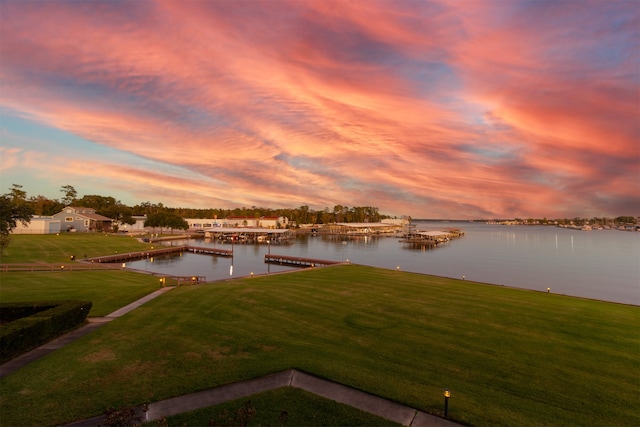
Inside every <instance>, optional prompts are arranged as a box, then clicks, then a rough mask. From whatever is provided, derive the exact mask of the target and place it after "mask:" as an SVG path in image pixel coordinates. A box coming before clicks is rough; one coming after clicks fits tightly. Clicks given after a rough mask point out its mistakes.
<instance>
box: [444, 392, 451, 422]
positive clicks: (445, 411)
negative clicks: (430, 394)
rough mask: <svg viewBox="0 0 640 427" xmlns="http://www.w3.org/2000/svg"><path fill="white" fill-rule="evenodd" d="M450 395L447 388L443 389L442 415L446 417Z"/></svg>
mask: <svg viewBox="0 0 640 427" xmlns="http://www.w3.org/2000/svg"><path fill="white" fill-rule="evenodd" d="M450 397H451V392H450V391H449V389H448V388H447V389H445V390H444V416H445V417H446V416H447V415H448V414H449V398H450Z"/></svg>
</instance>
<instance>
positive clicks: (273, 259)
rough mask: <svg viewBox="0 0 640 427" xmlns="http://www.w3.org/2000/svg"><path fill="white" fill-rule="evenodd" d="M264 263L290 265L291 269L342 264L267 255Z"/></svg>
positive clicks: (323, 260)
mask: <svg viewBox="0 0 640 427" xmlns="http://www.w3.org/2000/svg"><path fill="white" fill-rule="evenodd" d="M264 262H266V263H269V264H280V265H290V266H293V267H320V266H324V265H336V264H342V262H340V261H329V260H325V259H314V258H302V257H297V256H287V255H274V254H267V255H265V256H264Z"/></svg>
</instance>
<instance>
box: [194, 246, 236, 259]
mask: <svg viewBox="0 0 640 427" xmlns="http://www.w3.org/2000/svg"><path fill="white" fill-rule="evenodd" d="M186 251H187V252H193V253H194V254H205V255H216V256H226V257H229V256H233V251H232V250H229V249H218V248H202V247H197V246H187V248H186Z"/></svg>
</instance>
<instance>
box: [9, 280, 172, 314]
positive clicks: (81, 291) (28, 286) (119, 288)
mask: <svg viewBox="0 0 640 427" xmlns="http://www.w3.org/2000/svg"><path fill="white" fill-rule="evenodd" d="M158 288H160V282H159V281H158V278H157V277H153V276H150V275H146V274H139V273H132V272H127V271H118V270H116V271H86V272H64V273H62V272H7V273H0V300H1V301H2V302H19V301H36V300H69V299H74V300H84V301H91V302H92V303H93V307H92V308H91V312H90V313H89V316H93V317H96V316H105V315H107V314H109V313H112V312H113V311H115V310H117V309H119V308H121V307H123V306H125V305H127V304H129V303H131V302H133V301H135V300H137V299H139V298H142V297H143V296H145V295H147V294H150V293H151V292H153V291H155V290H156V289H158Z"/></svg>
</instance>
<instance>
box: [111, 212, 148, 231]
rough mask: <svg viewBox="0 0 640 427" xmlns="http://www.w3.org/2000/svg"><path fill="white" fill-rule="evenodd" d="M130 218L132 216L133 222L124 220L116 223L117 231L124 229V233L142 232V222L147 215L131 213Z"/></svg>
mask: <svg viewBox="0 0 640 427" xmlns="http://www.w3.org/2000/svg"><path fill="white" fill-rule="evenodd" d="M131 218H133V219H134V220H135V221H136V222H135V223H134V224H127V223H126V222H121V223H120V224H118V230H119V231H124V232H126V233H143V232H145V229H144V222H145V221H146V220H147V216H146V215H133V216H132V217H131Z"/></svg>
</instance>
